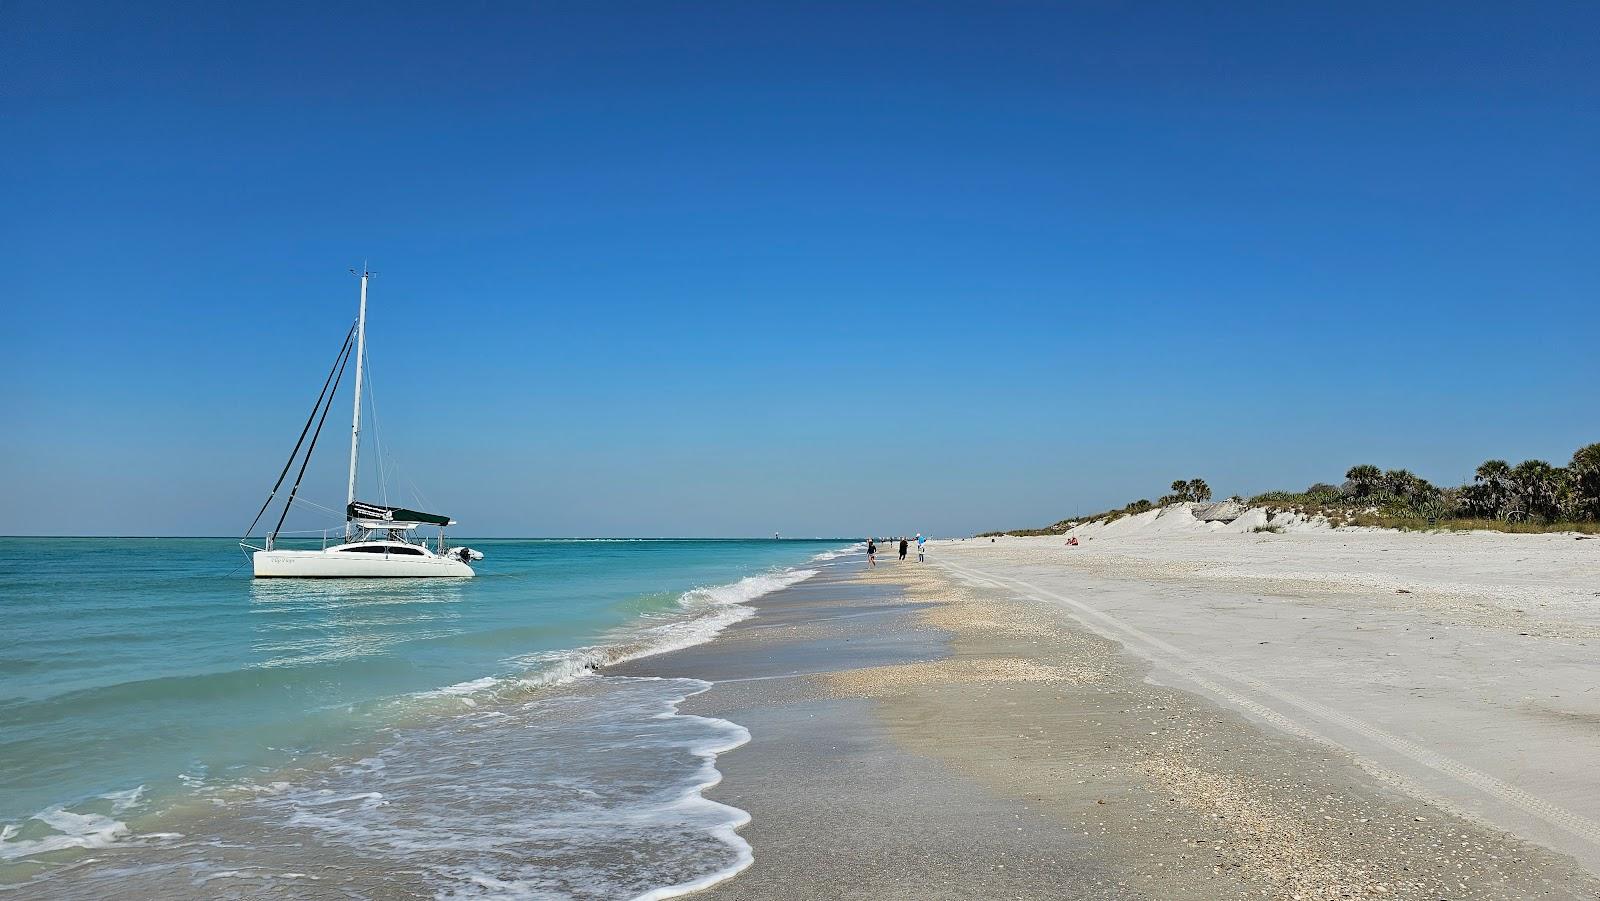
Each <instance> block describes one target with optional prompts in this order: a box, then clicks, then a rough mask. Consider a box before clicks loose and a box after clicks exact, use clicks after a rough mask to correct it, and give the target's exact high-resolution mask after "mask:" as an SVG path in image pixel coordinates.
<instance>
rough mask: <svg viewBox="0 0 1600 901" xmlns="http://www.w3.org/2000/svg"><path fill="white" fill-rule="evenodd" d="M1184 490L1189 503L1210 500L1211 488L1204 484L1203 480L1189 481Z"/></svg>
mask: <svg viewBox="0 0 1600 901" xmlns="http://www.w3.org/2000/svg"><path fill="white" fill-rule="evenodd" d="M1184 490H1185V491H1187V492H1188V494H1189V500H1191V501H1209V500H1211V486H1210V485H1207V484H1206V480H1205V479H1190V480H1189V484H1188V485H1187V486H1185V488H1184Z"/></svg>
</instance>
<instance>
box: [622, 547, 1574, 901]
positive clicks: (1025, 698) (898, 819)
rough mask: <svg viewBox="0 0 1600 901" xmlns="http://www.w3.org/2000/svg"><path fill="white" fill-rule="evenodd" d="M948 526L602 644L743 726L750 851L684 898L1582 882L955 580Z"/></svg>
mask: <svg viewBox="0 0 1600 901" xmlns="http://www.w3.org/2000/svg"><path fill="white" fill-rule="evenodd" d="M1012 541H1013V542H1015V541H1020V539H1013V540H1012ZM962 544H963V542H956V541H941V542H937V543H934V544H932V545H930V555H929V559H930V562H929V563H928V564H923V565H920V566H919V565H918V564H915V563H910V562H908V563H903V564H902V563H896V562H895V561H893V560H889V561H884V562H883V563H882V564H881V565H880V566H879V567H877V568H876V569H875V570H867V569H866V568H865V567H864V565H862V563H861V561H860V558H859V557H854V556H852V557H845V558H841V559H839V560H836V561H832V562H833V564H834V565H832V566H827V567H823V569H824V572H823V574H822V575H819V576H817V577H813V578H812V579H810V580H807V581H806V582H802V583H800V584H799V585H796V586H793V587H791V588H789V589H785V590H784V591H780V592H776V593H773V594H771V595H767V596H765V597H763V598H760V599H758V600H757V601H755V602H754V606H756V607H757V608H758V611H759V612H758V614H757V615H756V616H754V617H752V618H750V619H748V620H745V621H743V622H741V623H737V624H735V625H734V626H732V627H730V628H729V629H728V630H727V631H725V632H724V633H723V634H722V635H720V636H718V638H717V639H716V640H714V641H712V642H710V643H708V644H705V645H700V646H698V647H696V648H691V649H687V650H684V651H675V652H671V653H668V654H665V655H661V656H659V657H653V658H647V659H643V660H639V661H633V662H631V663H629V664H627V665H626V666H625V667H624V668H622V669H623V674H640V675H644V674H651V675H664V676H679V675H681V676H693V677H696V678H704V679H706V680H707V681H710V682H712V683H713V686H712V688H711V689H710V690H708V691H707V692H705V693H703V694H700V695H697V696H695V697H694V698H692V699H690V700H689V701H688V702H686V703H685V704H684V706H683V710H684V712H686V713H706V714H708V715H713V716H718V717H722V718H725V719H729V720H731V721H733V722H736V723H739V724H740V725H743V726H745V727H746V728H748V729H749V730H750V732H751V733H752V740H751V742H750V743H749V744H747V745H744V746H743V747H741V748H739V749H737V750H735V751H732V752H730V753H728V754H725V755H722V756H721V757H719V758H718V761H717V766H718V768H719V769H720V770H721V771H722V772H723V780H722V782H721V783H720V784H719V785H718V786H716V787H715V788H714V789H711V790H710V791H708V792H707V797H709V798H711V799H713V800H718V801H722V802H724V803H728V804H732V805H733V806H736V807H739V808H741V809H743V810H745V811H747V812H748V813H749V814H750V816H751V817H752V819H751V822H750V824H749V825H747V826H745V827H744V828H743V829H742V830H741V834H743V835H744V836H745V837H746V839H747V840H748V841H749V842H750V844H751V845H752V846H753V849H754V862H753V864H752V865H751V866H750V867H749V868H748V869H746V870H745V871H744V872H743V873H741V874H739V875H738V876H736V877H735V878H732V879H730V880H728V881H725V882H722V883H719V884H718V885H716V886H714V887H712V888H710V889H709V890H707V891H706V892H705V893H704V894H703V896H704V897H708V898H760V897H777V896H783V897H817V898H822V897H841V896H844V897H928V896H948V897H958V896H964V895H970V894H976V893H980V892H982V893H995V894H1005V895H1009V896H1015V897H1024V898H1030V897H1040V898H1043V897H1060V896H1061V895H1062V894H1063V892H1069V893H1071V895H1072V896H1074V897H1118V898H1122V897H1151V898H1162V897H1172V898H1241V899H1242V898H1247V897H1249V898H1259V897H1262V896H1263V895H1267V896H1271V897H1285V898H1289V897H1301V898H1337V897H1353V896H1384V897H1401V898H1418V899H1422V898H1451V899H1470V898H1533V897H1538V898H1595V897H1600V881H1596V880H1595V878H1594V876H1593V874H1592V872H1587V871H1585V870H1584V869H1583V868H1582V867H1581V866H1579V865H1578V864H1577V863H1576V862H1574V861H1573V860H1572V859H1571V858H1569V857H1566V856H1564V855H1563V854H1560V853H1557V852H1554V851H1551V850H1548V849H1547V848H1546V847H1542V846H1540V845H1537V844H1534V843H1532V842H1530V841H1526V840H1524V839H1521V838H1518V837H1516V836H1513V835H1512V834H1510V833H1508V832H1505V831H1503V830H1501V829H1496V828H1491V827H1489V826H1486V825H1485V824H1484V822H1482V820H1481V818H1474V819H1467V818H1464V817H1462V816H1460V815H1458V814H1457V813H1454V812H1452V811H1450V810H1446V809H1443V808H1441V807H1440V806H1437V805H1436V804H1432V803H1429V802H1428V801H1425V800H1422V799H1421V798H1419V797H1418V796H1417V795H1416V794H1413V793H1410V792H1407V791H1402V790H1401V787H1400V786H1399V785H1398V784H1397V783H1395V782H1392V781H1384V780H1382V779H1379V778H1377V777H1375V776H1374V774H1373V772H1372V770H1371V769H1370V768H1364V767H1363V765H1362V764H1361V762H1359V761H1358V760H1357V759H1356V758H1355V756H1354V755H1352V754H1351V753H1350V752H1348V751H1346V750H1342V749H1339V748H1334V747H1330V746H1329V745H1328V744H1326V743H1324V742H1319V741H1316V740H1314V738H1313V737H1308V736H1304V735H1295V734H1292V733H1290V732H1284V731H1282V730H1281V729H1277V728H1273V727H1272V726H1270V725H1267V723H1266V722H1265V721H1263V720H1262V719H1260V718H1259V717H1258V718H1251V717H1250V716H1249V714H1248V713H1245V712H1240V711H1237V710H1230V709H1227V708H1225V707H1223V706H1220V705H1219V704H1218V703H1217V701H1216V700H1215V699H1214V698H1211V697H1207V696H1205V695H1204V694H1203V692H1201V691H1199V690H1197V689H1196V688H1195V687H1194V686H1192V685H1181V686H1180V685H1177V684H1175V683H1172V682H1171V681H1170V678H1171V677H1170V676H1169V675H1168V674H1166V673H1163V672H1162V671H1161V670H1160V668H1159V667H1158V666H1156V665H1155V664H1153V663H1152V662H1151V661H1150V660H1148V659H1146V658H1144V657H1141V656H1139V654H1137V653H1136V652H1135V650H1134V649H1130V648H1126V647H1124V646H1123V645H1122V644H1119V643H1118V642H1114V641H1111V640H1108V639H1107V638H1106V637H1104V636H1102V635H1099V634H1096V633H1095V632H1094V631H1091V630H1090V629H1089V628H1086V627H1085V626H1084V625H1083V623H1082V622H1080V621H1079V620H1078V619H1077V618H1075V616H1074V615H1073V612H1072V611H1068V610H1066V609H1063V608H1061V607H1060V606H1059V605H1047V604H1041V603H1038V602H1037V601H1036V600H1028V599H1022V598H1018V597H1016V596H1014V595H1015V592H1014V591H1012V590H1009V589H1008V590H1003V591H1002V590H996V589H994V588H992V587H983V586H980V585H977V584H962V583H961V582H960V581H959V579H958V578H956V577H955V576H953V575H952V573H953V571H954V570H953V569H952V568H947V564H948V565H955V566H959V565H962V564H959V563H956V562H955V561H954V560H948V561H947V560H946V559H945V558H946V557H953V558H963V557H966V556H968V555H973V556H976V555H981V553H982V552H983V551H984V550H985V549H986V548H988V547H990V545H989V544H988V543H987V542H984V543H981V544H980V543H978V542H965V545H966V548H965V549H962V548H961V545H962ZM968 562H969V563H970V560H969V561H968ZM995 565H997V566H1001V567H1002V568H1004V567H1014V566H1015V565H1016V564H1015V563H1014V562H1011V561H1005V562H996V564H995ZM968 570H969V577H970V573H971V569H970V567H968ZM1057 575H1060V573H1057ZM981 578H982V577H981V576H980V577H979V579H974V580H973V581H974V582H977V581H979V580H980V579H981ZM1141 584H1142V583H1141ZM1190 588H1191V589H1192V588H1193V586H1192V585H1190ZM1100 590H1108V588H1107V586H1106V585H1101V586H1100ZM1076 612H1077V613H1078V614H1079V615H1080V616H1081V615H1082V612H1081V611H1076ZM617 669H618V668H611V667H608V668H607V672H616V671H617ZM797 774H808V775H807V776H806V777H805V779H804V780H803V779H800V777H798V776H797ZM805 780H811V781H805ZM1407 788H1410V789H1413V790H1414V789H1415V788H1416V786H1407ZM841 791H845V792H848V793H853V794H854V795H855V797H854V798H852V799H851V800H850V801H837V802H835V803H833V804H832V805H829V804H824V803H823V802H822V801H821V800H819V796H820V795H821V794H830V795H837V794H839V793H840V792H841ZM850 835H854V836H855V837H856V839H857V842H856V843H855V844H852V843H851V842H849V841H847V840H846V841H841V839H840V837H841V836H850ZM957 836H959V837H961V839H962V840H961V841H960V842H959V843H957V845H958V846H956V847H949V845H950V844H951V839H952V837H957ZM991 841H992V844H990V842H991ZM919 845H920V847H919ZM863 849H871V850H870V851H864V850H863ZM841 856H843V857H844V858H845V860H844V861H841V860H839V859H837V858H839V857H841ZM862 857H864V859H868V860H871V861H872V862H873V863H872V865H871V866H863V865H857V864H848V863H846V862H845V861H848V860H851V859H854V858H862ZM890 874H892V878H890ZM996 880H999V881H998V882H997V881H996ZM697 897H698V896H697Z"/></svg>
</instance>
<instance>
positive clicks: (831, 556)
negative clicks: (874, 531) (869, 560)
mask: <svg viewBox="0 0 1600 901" xmlns="http://www.w3.org/2000/svg"><path fill="white" fill-rule="evenodd" d="M866 551H867V546H866V545H865V544H862V543H861V542H857V543H855V544H852V545H850V546H849V547H842V548H839V549H837V550H832V551H823V552H822V553H820V554H818V555H816V556H815V557H812V558H811V561H812V562H813V563H822V562H824V561H827V560H837V559H839V558H840V557H844V556H848V555H850V554H864V553H866Z"/></svg>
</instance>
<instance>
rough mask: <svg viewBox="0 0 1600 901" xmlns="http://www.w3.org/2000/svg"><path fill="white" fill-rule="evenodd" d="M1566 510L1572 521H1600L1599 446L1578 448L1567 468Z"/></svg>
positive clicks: (1592, 445)
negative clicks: (1567, 498)
mask: <svg viewBox="0 0 1600 901" xmlns="http://www.w3.org/2000/svg"><path fill="white" fill-rule="evenodd" d="M1567 485H1568V489H1569V492H1570V495H1569V496H1570V501H1569V504H1568V510H1569V512H1570V513H1571V515H1572V517H1573V518H1574V519H1600V444H1591V445H1588V446H1587V447H1580V448H1578V450H1577V451H1576V452H1574V453H1573V455H1572V462H1571V463H1570V464H1568V466H1567Z"/></svg>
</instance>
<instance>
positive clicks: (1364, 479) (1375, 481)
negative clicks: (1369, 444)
mask: <svg viewBox="0 0 1600 901" xmlns="http://www.w3.org/2000/svg"><path fill="white" fill-rule="evenodd" d="M1344 478H1345V482H1344V492H1345V493H1346V494H1348V495H1350V496H1351V497H1353V498H1356V499H1358V500H1359V499H1361V498H1364V497H1369V496H1371V495H1372V494H1373V493H1374V492H1376V491H1377V490H1378V488H1379V487H1380V486H1382V484H1383V470H1381V469H1379V468H1378V467H1376V466H1373V465H1371V464H1370V463H1363V464H1361V465H1360V466H1352V467H1350V469H1349V471H1348V472H1346V473H1345V474H1344Z"/></svg>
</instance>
